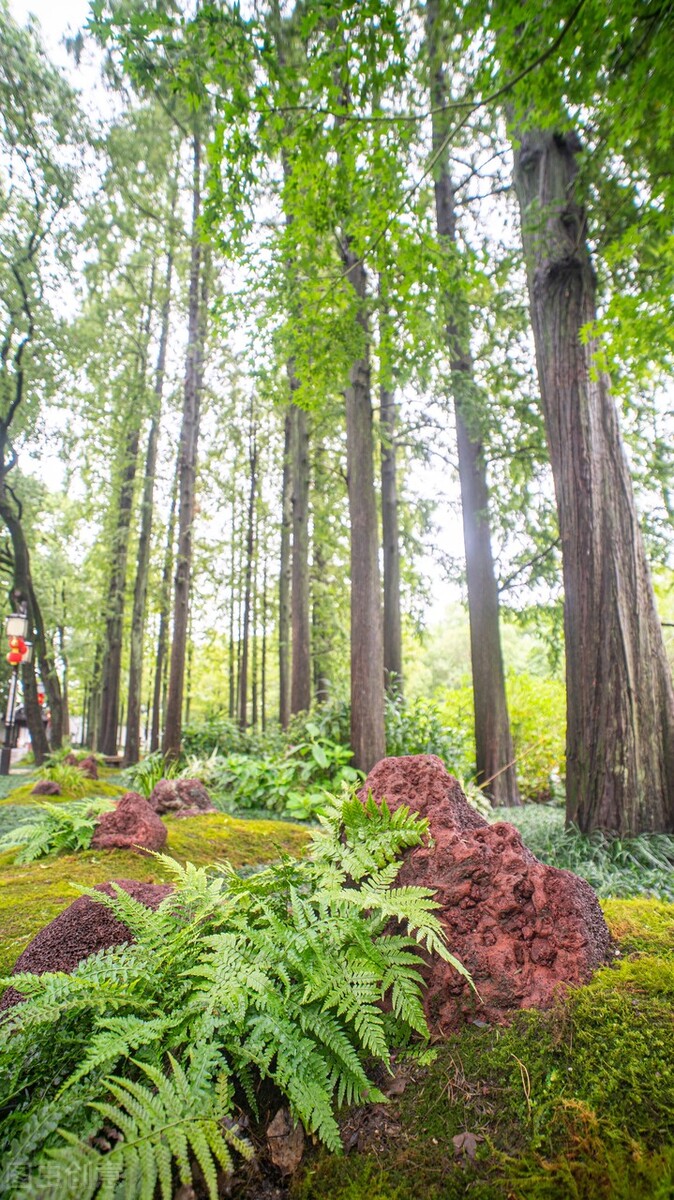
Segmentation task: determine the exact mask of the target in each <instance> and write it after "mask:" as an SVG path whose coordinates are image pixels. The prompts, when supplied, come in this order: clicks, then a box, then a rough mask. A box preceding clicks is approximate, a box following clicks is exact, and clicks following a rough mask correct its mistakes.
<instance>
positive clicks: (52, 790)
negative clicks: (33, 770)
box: [31, 779, 61, 796]
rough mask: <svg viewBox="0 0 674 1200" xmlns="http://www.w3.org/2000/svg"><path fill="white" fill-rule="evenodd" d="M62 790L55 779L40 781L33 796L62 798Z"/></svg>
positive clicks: (32, 792) (33, 791)
mask: <svg viewBox="0 0 674 1200" xmlns="http://www.w3.org/2000/svg"><path fill="white" fill-rule="evenodd" d="M60 795H61V788H60V787H59V785H58V783H56V781H55V780H54V779H38V781H37V783H36V784H35V787H34V788H33V789H32V791H31V796H60Z"/></svg>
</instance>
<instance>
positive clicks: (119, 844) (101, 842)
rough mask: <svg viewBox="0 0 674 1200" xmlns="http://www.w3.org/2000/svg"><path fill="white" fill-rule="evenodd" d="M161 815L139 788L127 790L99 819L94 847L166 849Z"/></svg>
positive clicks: (92, 843)
mask: <svg viewBox="0 0 674 1200" xmlns="http://www.w3.org/2000/svg"><path fill="white" fill-rule="evenodd" d="M167 836H168V835H167V832H166V826H165V825H164V822H163V821H162V819H161V817H159V816H157V813H156V812H155V811H154V809H152V808H151V807H150V805H149V804H148V802H147V800H145V799H144V797H143V796H140V795H139V794H138V792H125V794H124V795H123V796H122V798H121V800H120V801H119V802H118V804H117V806H116V808H114V809H113V810H112V812H106V813H102V814H101V816H100V817H99V818H98V821H97V822H96V829H95V832H94V836H93V838H92V839H91V846H92V849H94V850H138V849H140V850H141V853H142V851H143V850H163V848H164V846H165V845H166V839H167Z"/></svg>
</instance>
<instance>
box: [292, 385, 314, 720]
mask: <svg viewBox="0 0 674 1200" xmlns="http://www.w3.org/2000/svg"><path fill="white" fill-rule="evenodd" d="M290 378H291V388H293V390H295V388H296V387H297V382H296V378H295V373H294V370H292V368H290ZM292 422H293V436H292V442H291V445H292V456H291V457H292V516H293V550H292V598H291V616H292V647H293V650H292V677H291V686H290V711H291V713H293V714H294V713H298V712H308V710H309V708H310V707H311V644H310V638H311V633H310V630H311V621H310V607H309V431H308V428H307V414H306V412H304V410H303V409H301V408H298V407H297V405H295V404H293V406H292Z"/></svg>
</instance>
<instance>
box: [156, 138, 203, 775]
mask: <svg viewBox="0 0 674 1200" xmlns="http://www.w3.org/2000/svg"><path fill="white" fill-rule="evenodd" d="M192 146H193V183H192V229H191V259H190V291H189V311H188V345H187V359H186V364H185V391H184V398H183V417H182V426H181V430H180V448H179V461H180V478H179V496H180V500H179V507H178V546H177V555H176V574H175V581H174V593H173V641H172V646H171V668H170V673H169V685H168V697H167V702H166V721H165V726H164V743H163V749H164V754H165V755H166V756H167V757H169V758H177V757H178V755H179V754H180V749H181V740H182V705H183V687H184V682H185V653H186V648H187V622H188V617H189V602H190V587H191V581H192V529H193V525H194V515H195V495H196V476H197V447H198V441H199V414H200V405H201V388H202V376H203V352H204V341H205V336H206V317H207V299H208V292H207V288H208V279H207V276H208V271H207V269H206V264H205V263H202V247H201V240H200V230H199V218H200V214H201V141H200V138H199V135H198V133H195V134H194V137H193V142H192Z"/></svg>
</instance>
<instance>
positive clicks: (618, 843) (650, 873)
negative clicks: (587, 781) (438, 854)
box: [496, 804, 674, 902]
mask: <svg viewBox="0 0 674 1200" xmlns="http://www.w3.org/2000/svg"><path fill="white" fill-rule="evenodd" d="M496 815H497V818H498V820H504V819H505V820H508V821H511V822H512V823H513V825H516V826H517V828H518V829H519V830H520V832H521V834H522V838H523V840H524V842H525V843H526V845H527V846H528V847H529V849H530V850H531V851H532V852H533V853H534V854H535V855H536V857H537V858H540V859H541V861H542V862H545V863H549V864H550V866H552V867H565V868H567V869H568V870H569V871H573V872H575V874H576V875H581V876H582V877H583V879H587V881H588V883H590V884H591V885H592V887H593V888H594V890H595V892H596V893H597V895H598V896H601V897H611V896H615V897H628V896H652V897H654V898H655V899H658V900H666V901H670V902H672V901H674V870H673V868H674V836H670V835H669V834H664V833H642V834H639V836H638V837H632V838H620V837H614V836H611V835H609V834H605V833H601V832H600V831H599V830H597V831H595V832H594V833H592V834H589V835H586V834H584V833H581V832H580V830H578V829H577V828H576V827H575V826H573V825H572V826H570V827H568V828H565V826H564V813H563V812H562V811H561V810H560V809H557V808H550V807H547V806H546V805H540V804H530V805H525V806H524V807H523V808H507V809H503V808H501V809H499V810H498V814H496Z"/></svg>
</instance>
